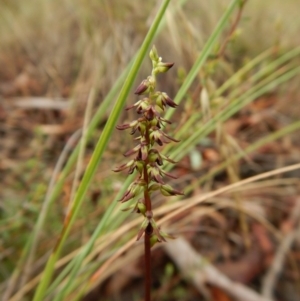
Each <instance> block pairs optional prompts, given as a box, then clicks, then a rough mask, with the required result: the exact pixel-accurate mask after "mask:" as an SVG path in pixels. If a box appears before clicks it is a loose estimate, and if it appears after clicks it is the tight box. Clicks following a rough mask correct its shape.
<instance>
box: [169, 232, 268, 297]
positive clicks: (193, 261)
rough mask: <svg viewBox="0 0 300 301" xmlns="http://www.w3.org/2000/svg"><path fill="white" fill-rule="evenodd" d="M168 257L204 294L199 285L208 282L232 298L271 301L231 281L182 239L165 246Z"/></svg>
mask: <svg viewBox="0 0 300 301" xmlns="http://www.w3.org/2000/svg"><path fill="white" fill-rule="evenodd" d="M163 247H164V249H165V250H166V251H167V253H168V255H169V256H171V258H172V259H173V260H174V262H175V263H176V265H177V266H178V267H179V269H180V270H181V271H182V272H183V273H184V274H185V276H186V277H187V278H188V279H190V280H191V281H192V282H193V284H194V286H195V287H196V288H197V289H198V290H199V291H200V292H201V293H202V287H201V286H199V283H203V281H204V282H206V283H208V284H212V285H214V286H216V287H219V288H221V289H222V290H224V291H225V292H227V293H228V294H230V295H231V296H233V297H235V298H237V299H238V300H243V301H271V300H272V299H270V298H266V297H263V296H261V295H259V294H258V293H257V292H255V291H253V290H251V289H250V288H248V287H246V286H244V285H243V284H240V283H237V282H234V281H232V280H230V279H229V278H228V277H227V276H225V275H224V274H222V273H221V272H220V271H218V270H217V269H216V268H215V267H214V266H213V265H211V264H210V263H209V262H208V261H206V259H205V258H204V257H202V256H201V255H200V254H199V253H197V252H196V251H195V250H194V249H193V248H192V247H191V246H190V245H189V243H188V242H187V241H186V240H185V239H184V238H182V237H179V238H176V239H175V240H173V241H169V242H168V243H166V244H164V245H163Z"/></svg>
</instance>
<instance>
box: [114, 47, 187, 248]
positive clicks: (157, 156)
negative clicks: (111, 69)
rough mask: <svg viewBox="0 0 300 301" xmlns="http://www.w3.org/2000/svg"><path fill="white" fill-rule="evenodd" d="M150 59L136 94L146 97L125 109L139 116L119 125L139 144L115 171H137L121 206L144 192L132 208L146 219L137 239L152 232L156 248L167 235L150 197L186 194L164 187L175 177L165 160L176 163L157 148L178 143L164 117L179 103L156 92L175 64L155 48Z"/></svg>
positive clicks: (152, 239)
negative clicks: (162, 75)
mask: <svg viewBox="0 0 300 301" xmlns="http://www.w3.org/2000/svg"><path fill="white" fill-rule="evenodd" d="M149 56H150V59H151V61H152V73H151V75H150V76H148V77H147V79H145V80H143V81H142V83H141V84H140V85H139V86H138V88H137V89H136V91H135V94H137V95H145V97H144V98H142V99H140V100H138V101H137V102H136V103H135V104H134V105H132V106H130V107H128V108H126V110H130V109H133V108H135V109H136V112H137V114H138V115H139V116H140V117H139V118H138V119H137V120H134V121H132V122H130V123H126V124H123V125H118V126H117V129H119V130H126V129H131V133H130V134H131V135H133V134H135V133H138V134H139V135H138V137H137V138H135V140H137V141H139V144H138V145H137V146H135V147H134V148H133V149H131V150H129V151H127V152H126V153H125V154H124V156H125V157H127V156H131V155H135V158H134V159H132V160H130V161H129V162H128V163H125V164H123V165H121V166H119V167H118V168H116V169H114V171H116V172H118V171H121V170H125V169H128V170H129V171H128V173H129V174H132V173H133V172H134V171H137V173H138V177H137V178H136V180H135V181H134V182H133V183H132V184H131V185H130V186H129V187H128V189H127V190H126V192H125V193H124V195H123V196H122V198H121V199H120V201H121V202H122V203H124V202H127V201H129V200H131V199H134V198H136V197H138V196H139V195H140V194H141V193H143V198H141V199H139V200H138V201H137V202H136V204H134V205H133V206H131V207H130V208H133V209H134V212H137V213H139V214H142V215H143V216H144V217H145V219H144V221H143V223H142V226H141V229H140V231H139V233H138V236H137V240H139V239H140V238H141V236H142V235H143V233H144V232H145V231H148V234H149V231H150V236H151V245H154V244H155V243H156V242H162V241H165V237H166V236H167V235H166V234H164V233H163V232H161V231H160V229H159V228H158V227H157V225H156V223H155V221H154V218H153V213H152V204H151V198H150V197H151V194H152V193H153V192H154V191H160V192H161V193H162V194H163V195H164V196H173V195H182V194H183V193H182V192H180V191H178V190H176V189H174V188H173V187H171V186H170V185H167V184H165V182H164V180H163V177H164V176H168V177H171V178H176V177H174V176H173V175H171V174H170V173H168V172H166V171H164V170H163V169H162V166H163V165H164V161H167V162H170V163H176V162H175V161H173V160H171V159H170V158H169V157H167V156H165V155H163V154H161V153H160V152H159V150H157V149H156V148H155V145H156V144H158V145H159V146H162V145H163V144H165V143H169V142H170V141H174V142H179V141H178V140H176V139H174V138H172V137H170V136H169V135H167V134H166V133H165V132H164V131H163V128H164V127H165V124H171V122H170V121H169V120H166V119H164V118H163V117H162V116H161V113H163V112H164V110H165V108H166V107H168V106H169V107H172V108H176V107H177V104H176V103H175V102H174V101H173V100H172V99H171V98H170V97H169V96H168V95H167V93H165V92H160V91H156V75H157V74H159V73H164V72H167V71H168V70H169V69H170V68H171V67H172V66H173V65H174V63H164V62H162V59H161V57H159V56H158V53H157V50H156V48H155V46H153V47H152V49H151V51H150V55H149Z"/></svg>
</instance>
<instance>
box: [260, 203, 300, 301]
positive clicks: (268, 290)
mask: <svg viewBox="0 0 300 301" xmlns="http://www.w3.org/2000/svg"><path fill="white" fill-rule="evenodd" d="M299 217H300V200H299V199H298V204H297V206H296V208H295V210H293V211H292V214H291V218H290V220H292V221H294V222H296V221H298V220H299ZM297 237H300V223H298V226H296V227H295V230H294V231H291V232H290V233H289V234H288V235H287V236H286V237H285V238H284V239H283V240H282V242H281V244H280V246H279V248H278V250H277V252H276V255H275V258H274V260H273V263H272V265H271V266H270V268H269V270H268V272H267V273H266V276H265V277H264V280H263V287H262V294H263V296H265V297H267V298H273V297H274V296H273V295H274V287H275V285H276V282H277V280H278V277H279V274H280V272H281V271H282V268H283V265H284V260H285V257H286V254H287V252H288V251H289V250H290V249H291V247H292V244H293V242H294V241H295V239H296V238H297Z"/></svg>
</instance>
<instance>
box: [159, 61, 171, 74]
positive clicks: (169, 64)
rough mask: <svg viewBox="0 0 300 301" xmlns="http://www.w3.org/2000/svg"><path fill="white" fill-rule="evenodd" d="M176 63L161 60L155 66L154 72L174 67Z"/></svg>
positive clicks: (162, 71)
mask: <svg viewBox="0 0 300 301" xmlns="http://www.w3.org/2000/svg"><path fill="white" fill-rule="evenodd" d="M173 65H174V63H163V62H159V63H158V64H157V66H156V67H155V68H154V73H155V74H158V73H164V72H167V71H168V70H169V69H171V68H172V67H173Z"/></svg>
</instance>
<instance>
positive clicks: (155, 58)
mask: <svg viewBox="0 0 300 301" xmlns="http://www.w3.org/2000/svg"><path fill="white" fill-rule="evenodd" d="M149 57H150V59H151V61H152V62H158V61H159V56H158V53H157V49H156V47H155V46H154V45H153V46H152V49H151V51H150V53H149Z"/></svg>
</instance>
